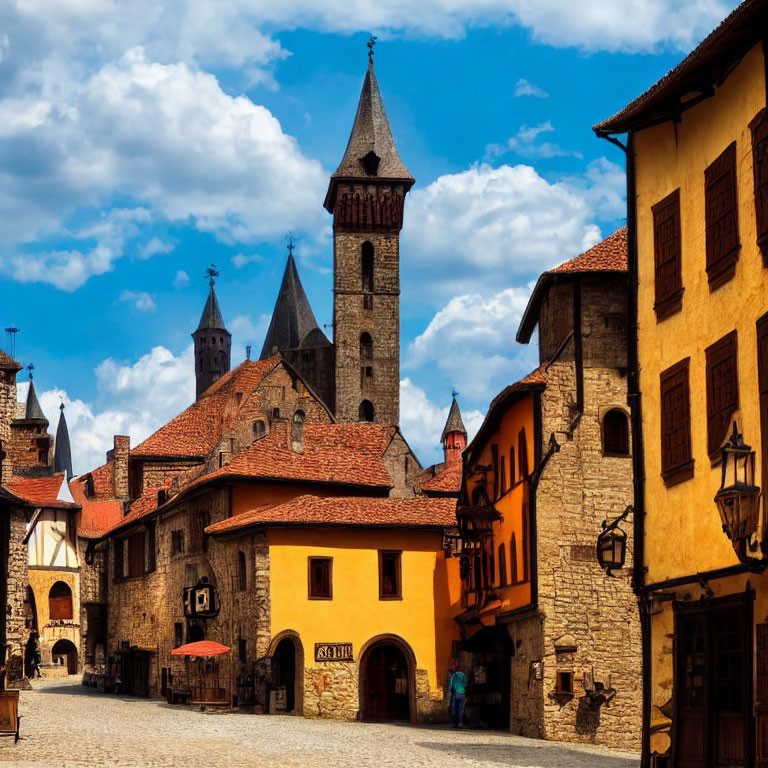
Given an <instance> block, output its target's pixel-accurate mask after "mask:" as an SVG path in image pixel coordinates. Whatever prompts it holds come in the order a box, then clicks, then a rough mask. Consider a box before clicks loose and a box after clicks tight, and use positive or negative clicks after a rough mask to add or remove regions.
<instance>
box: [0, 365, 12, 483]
mask: <svg viewBox="0 0 768 768" xmlns="http://www.w3.org/2000/svg"><path fill="white" fill-rule="evenodd" d="M15 415H16V372H15V371H13V370H7V369H6V370H3V369H0V444H1V445H2V448H3V449H4V450H5V452H6V453H7V454H9V449H10V442H11V422H12V421H13V419H14V418H15ZM10 458H11V457H10V455H8V456H7V457H6V460H5V461H4V462H3V463H2V470H0V471H1V472H2V476H0V482H7V480H8V478H9V477H10V476H11V471H12V470H11V467H12V464H11V460H10Z"/></svg>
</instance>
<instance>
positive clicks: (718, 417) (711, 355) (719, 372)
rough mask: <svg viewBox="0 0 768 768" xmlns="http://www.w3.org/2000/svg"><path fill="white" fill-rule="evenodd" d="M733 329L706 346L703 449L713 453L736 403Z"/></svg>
mask: <svg viewBox="0 0 768 768" xmlns="http://www.w3.org/2000/svg"><path fill="white" fill-rule="evenodd" d="M736 351H737V343H736V331H731V333H729V334H728V335H727V336H724V337H723V338H722V339H720V340H719V341H716V342H715V343H714V344H712V346H710V347H707V349H706V355H707V451H708V452H709V455H710V456H713V455H714V454H716V453H717V452H718V451H719V450H720V446H721V445H722V444H723V441H724V440H725V438H726V437H727V436H728V427H729V426H730V424H731V417H732V416H733V413H734V411H736V410H737V409H738V407H739V377H738V371H737V363H736Z"/></svg>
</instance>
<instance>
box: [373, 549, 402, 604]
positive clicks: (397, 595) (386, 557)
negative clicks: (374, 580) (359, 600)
mask: <svg viewBox="0 0 768 768" xmlns="http://www.w3.org/2000/svg"><path fill="white" fill-rule="evenodd" d="M401 554H402V553H401V552H385V551H381V550H380V551H379V600H402V598H403V589H402V583H401V581H402V579H401V568H400V559H401Z"/></svg>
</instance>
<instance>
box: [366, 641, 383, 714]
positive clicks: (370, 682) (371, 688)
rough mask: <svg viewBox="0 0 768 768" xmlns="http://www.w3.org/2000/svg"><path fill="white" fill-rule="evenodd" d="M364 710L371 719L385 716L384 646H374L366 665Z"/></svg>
mask: <svg viewBox="0 0 768 768" xmlns="http://www.w3.org/2000/svg"><path fill="white" fill-rule="evenodd" d="M365 710H366V714H367V716H368V717H370V718H371V719H373V720H385V719H386V718H387V715H388V713H387V663H386V658H385V655H384V648H383V647H381V646H380V647H378V648H374V649H373V650H372V651H371V653H370V656H369V657H368V663H367V665H366V701H365Z"/></svg>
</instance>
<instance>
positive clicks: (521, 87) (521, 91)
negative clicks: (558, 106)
mask: <svg viewBox="0 0 768 768" xmlns="http://www.w3.org/2000/svg"><path fill="white" fill-rule="evenodd" d="M522 96H534V97H535V98H537V99H548V98H549V94H548V93H547V92H546V91H545V90H544V89H543V88H542V87H541V86H538V85H536V84H535V83H529V82H528V81H527V80H526V79H525V78H524V77H521V78H520V79H519V80H518V81H517V82H516V83H515V98H520V97H522Z"/></svg>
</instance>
